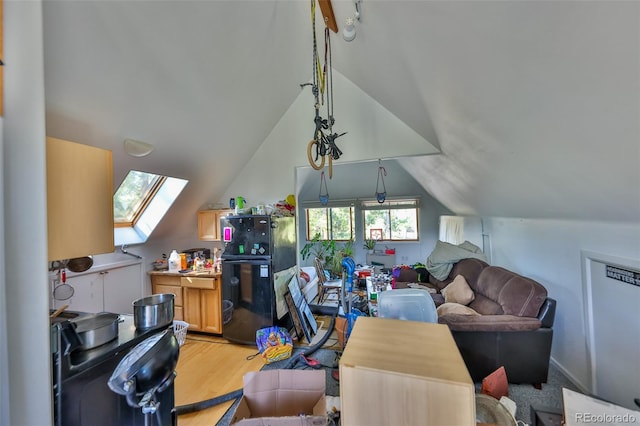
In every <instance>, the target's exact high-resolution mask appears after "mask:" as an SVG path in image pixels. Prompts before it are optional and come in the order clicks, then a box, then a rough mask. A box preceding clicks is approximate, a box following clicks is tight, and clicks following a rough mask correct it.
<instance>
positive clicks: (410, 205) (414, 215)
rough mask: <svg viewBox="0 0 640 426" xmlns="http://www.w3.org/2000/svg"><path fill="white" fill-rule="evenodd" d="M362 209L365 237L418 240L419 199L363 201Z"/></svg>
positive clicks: (388, 239)
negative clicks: (382, 201)
mask: <svg viewBox="0 0 640 426" xmlns="http://www.w3.org/2000/svg"><path fill="white" fill-rule="evenodd" d="M362 210H363V216H364V238H365V239H377V240H386V241H418V235H419V233H418V201H417V200H389V201H385V202H384V203H382V204H380V203H378V202H377V201H363V202H362ZM380 237H381V238H380Z"/></svg>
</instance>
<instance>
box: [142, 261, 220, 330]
mask: <svg viewBox="0 0 640 426" xmlns="http://www.w3.org/2000/svg"><path fill="white" fill-rule="evenodd" d="M149 275H150V277H151V285H152V292H153V294H161V293H170V294H174V295H175V296H176V298H175V313H174V319H176V320H181V321H185V322H187V323H189V330H190V331H200V332H204V333H212V334H222V326H223V321H222V290H221V279H220V276H221V274H220V272H216V271H214V270H212V269H208V270H204V271H188V272H183V273H180V272H169V271H149Z"/></svg>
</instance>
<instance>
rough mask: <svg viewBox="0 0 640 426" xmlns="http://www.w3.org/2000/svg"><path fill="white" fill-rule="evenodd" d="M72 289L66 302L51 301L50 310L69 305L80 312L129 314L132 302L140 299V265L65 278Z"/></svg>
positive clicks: (141, 293)
mask: <svg viewBox="0 0 640 426" xmlns="http://www.w3.org/2000/svg"><path fill="white" fill-rule="evenodd" d="M67 283H69V285H71V287H73V289H74V292H73V296H72V297H71V298H70V299H68V300H55V301H54V303H53V305H54V308H56V309H57V308H59V307H61V306H64V305H69V308H68V309H69V310H73V311H81V312H103V311H106V312H113V313H118V314H132V313H133V305H132V303H133V301H134V300H137V299H139V298H141V297H142V296H143V291H142V266H141V265H140V264H133V265H129V266H123V267H119V268H112V269H105V270H103V271H99V272H92V273H88V274H83V275H74V276H72V277H70V278H67Z"/></svg>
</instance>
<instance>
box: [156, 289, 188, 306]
mask: <svg viewBox="0 0 640 426" xmlns="http://www.w3.org/2000/svg"><path fill="white" fill-rule="evenodd" d="M153 294H175V295H176V298H175V299H174V307H175V306H182V287H176V286H174V285H162V284H153Z"/></svg>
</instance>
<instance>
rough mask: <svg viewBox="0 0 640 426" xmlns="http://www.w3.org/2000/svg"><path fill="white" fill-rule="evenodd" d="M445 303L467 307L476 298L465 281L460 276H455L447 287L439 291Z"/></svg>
mask: <svg viewBox="0 0 640 426" xmlns="http://www.w3.org/2000/svg"><path fill="white" fill-rule="evenodd" d="M441 293H442V295H443V296H444V301H445V302H451V303H460V304H461V305H468V304H469V303H471V302H472V301H473V299H475V298H476V295H475V294H474V293H473V290H471V287H469V284H468V283H467V280H466V279H465V278H464V277H463V276H462V275H456V277H455V278H454V279H453V281H451V283H450V284H449V285H447V286H446V287H445V288H443V289H442V290H441Z"/></svg>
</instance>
